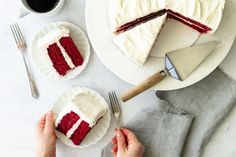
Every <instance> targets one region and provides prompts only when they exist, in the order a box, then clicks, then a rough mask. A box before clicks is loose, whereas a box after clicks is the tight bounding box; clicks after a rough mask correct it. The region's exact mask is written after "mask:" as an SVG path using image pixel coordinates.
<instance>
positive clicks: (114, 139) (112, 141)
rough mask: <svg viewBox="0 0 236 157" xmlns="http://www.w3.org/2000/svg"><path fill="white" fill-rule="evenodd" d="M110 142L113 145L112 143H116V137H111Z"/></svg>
mask: <svg viewBox="0 0 236 157" xmlns="http://www.w3.org/2000/svg"><path fill="white" fill-rule="evenodd" d="M111 143H112V144H113V145H114V144H117V137H116V136H115V137H113V138H112V140H111Z"/></svg>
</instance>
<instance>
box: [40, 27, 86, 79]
mask: <svg viewBox="0 0 236 157" xmlns="http://www.w3.org/2000/svg"><path fill="white" fill-rule="evenodd" d="M69 33H70V30H69V29H68V28H65V27H58V28H57V29H53V30H52V31H50V32H49V33H47V34H46V35H45V36H43V37H42V38H40V39H39V40H38V47H39V48H40V49H41V51H42V53H44V55H45V59H46V60H47V62H48V63H49V64H51V66H52V67H54V69H55V70H56V72H57V73H58V74H59V75H60V76H65V75H66V74H67V72H68V71H70V70H73V69H74V68H76V67H78V66H81V65H82V64H83V57H82V55H81V54H80V51H79V50H78V48H77V47H76V45H75V43H74V41H73V40H72V38H71V37H70V35H69Z"/></svg>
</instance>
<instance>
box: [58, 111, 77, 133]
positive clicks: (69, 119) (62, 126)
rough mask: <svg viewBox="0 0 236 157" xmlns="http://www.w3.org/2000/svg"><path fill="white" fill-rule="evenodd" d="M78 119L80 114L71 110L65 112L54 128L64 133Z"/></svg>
mask: <svg viewBox="0 0 236 157" xmlns="http://www.w3.org/2000/svg"><path fill="white" fill-rule="evenodd" d="M79 119H80V116H79V115H78V114H76V113H75V112H73V111H71V112H70V113H67V114H66V115H65V116H63V118H62V120H61V121H60V123H59V124H58V126H57V128H56V129H57V130H58V131H60V132H61V133H63V134H64V135H66V134H67V132H68V130H70V129H71V128H72V126H73V125H74V124H75V123H76V122H77V121H78V120H79Z"/></svg>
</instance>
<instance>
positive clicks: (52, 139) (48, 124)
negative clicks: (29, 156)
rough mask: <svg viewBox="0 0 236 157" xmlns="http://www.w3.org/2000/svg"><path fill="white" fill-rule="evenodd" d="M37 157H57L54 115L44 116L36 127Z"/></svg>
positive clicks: (49, 113)
mask: <svg viewBox="0 0 236 157" xmlns="http://www.w3.org/2000/svg"><path fill="white" fill-rule="evenodd" d="M36 138H37V141H36V157H56V139H57V138H56V135H55V132H54V114H53V113H52V112H51V111H49V112H48V113H46V114H44V115H43V116H42V117H41V118H40V119H39V121H38V123H37V125H36Z"/></svg>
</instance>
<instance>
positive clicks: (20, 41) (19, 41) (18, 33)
mask: <svg viewBox="0 0 236 157" xmlns="http://www.w3.org/2000/svg"><path fill="white" fill-rule="evenodd" d="M14 29H15V31H16V35H17V37H18V44H24V43H23V41H22V40H21V36H20V32H19V30H18V29H17V24H16V23H15V24H14Z"/></svg>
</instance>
